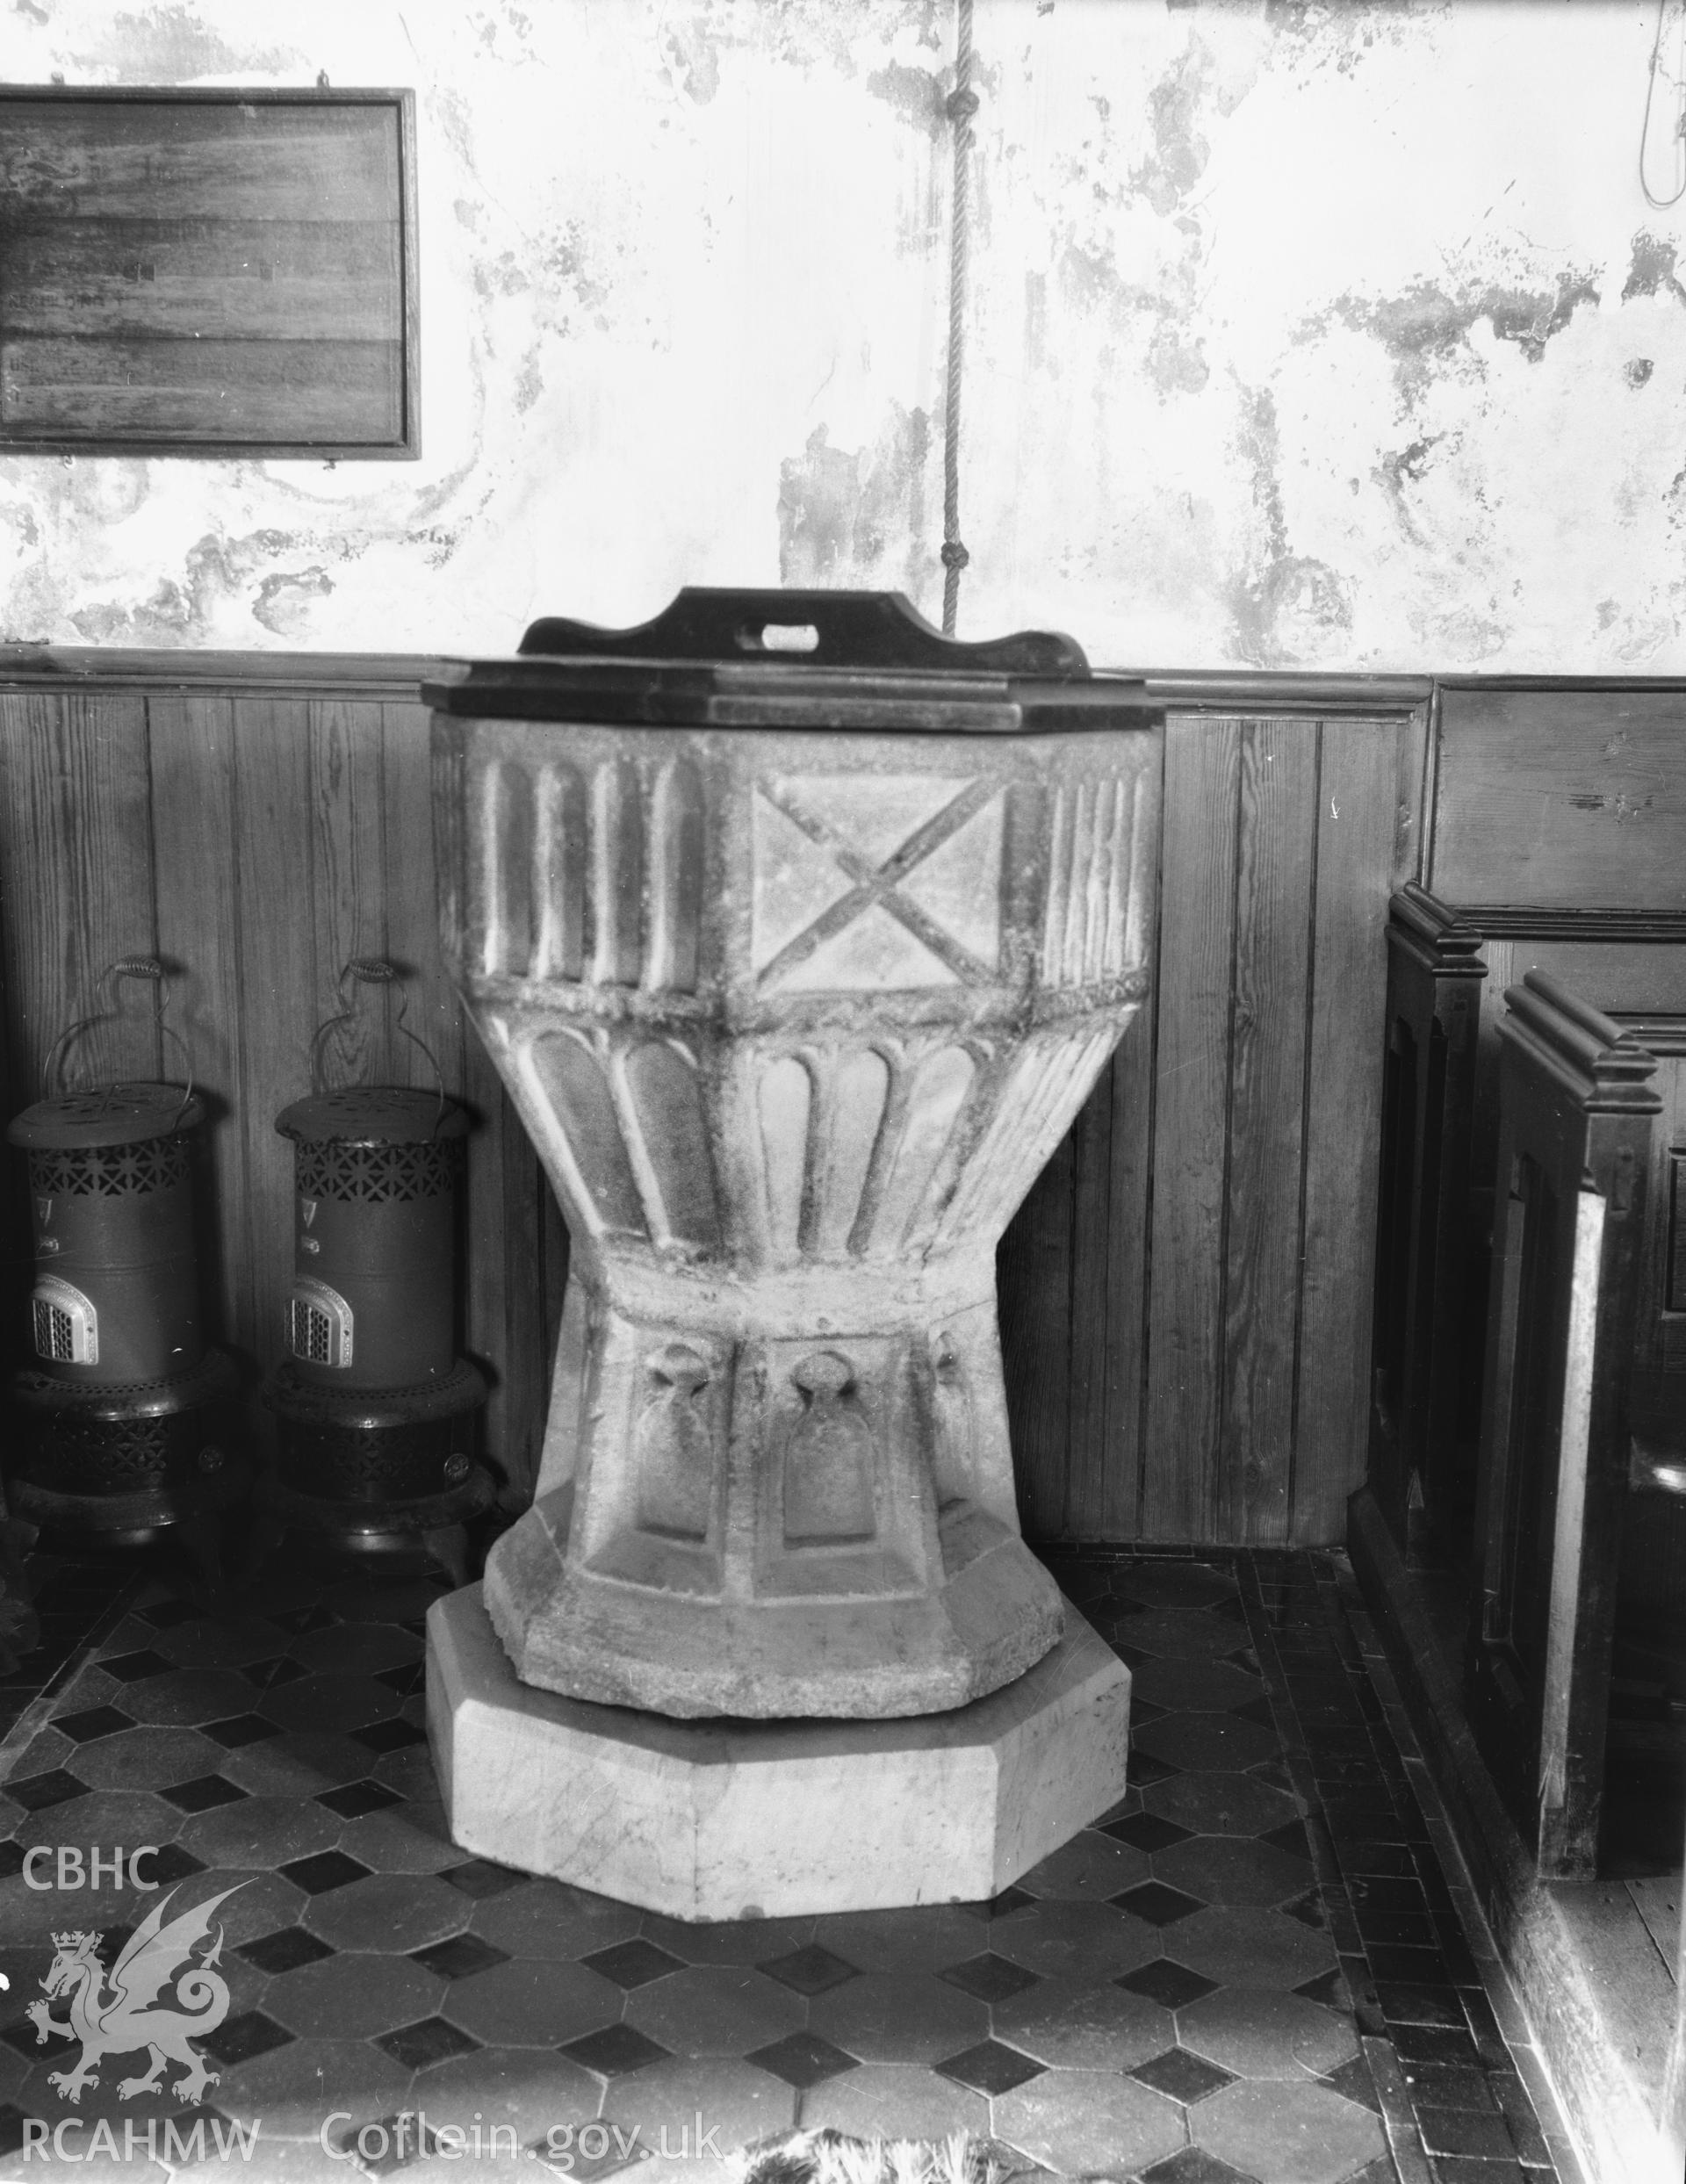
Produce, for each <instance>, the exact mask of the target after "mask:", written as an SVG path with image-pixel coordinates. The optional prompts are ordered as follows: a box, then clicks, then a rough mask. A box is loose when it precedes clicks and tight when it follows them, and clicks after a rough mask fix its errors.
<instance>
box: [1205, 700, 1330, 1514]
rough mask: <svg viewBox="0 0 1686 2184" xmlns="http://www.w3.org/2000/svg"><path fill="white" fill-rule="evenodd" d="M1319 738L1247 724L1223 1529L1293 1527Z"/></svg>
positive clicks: (1232, 1076)
mask: <svg viewBox="0 0 1686 2184" xmlns="http://www.w3.org/2000/svg"><path fill="white" fill-rule="evenodd" d="M1318 743H1319V734H1318V730H1317V727H1316V724H1315V723H1312V722H1306V721H1299V720H1287V721H1269V720H1258V721H1248V722H1246V723H1245V724H1243V730H1242V741H1241V777H1240V784H1239V787H1240V800H1239V811H1238V824H1237V828H1236V937H1235V951H1234V969H1233V971H1232V974H1231V979H1230V995H1231V1001H1230V1031H1229V1058H1228V1177H1227V1183H1226V1187H1225V1194H1224V1195H1225V1207H1226V1212H1227V1215H1228V1218H1227V1221H1226V1223H1225V1232H1224V1253H1223V1264H1222V1269H1221V1274H1222V1283H1223V1333H1222V1351H1221V1355H1222V1368H1221V1372H1222V1409H1221V1416H1220V1422H1219V1431H1218V1445H1217V1448H1216V1451H1215V1459H1216V1460H1215V1466H1214V1478H1213V1485H1214V1494H1213V1503H1212V1523H1213V1525H1214V1532H1215V1536H1216V1537H1217V1538H1219V1539H1249V1540H1255V1541H1259V1542H1269V1541H1277V1540H1284V1539H1286V1538H1287V1536H1288V1505H1289V1493H1290V1488H1291V1487H1292V1484H1293V1398H1294V1366H1295V1355H1294V1333H1295V1328H1296V1324H1297V1322H1298V1318H1299V1287H1300V1285H1299V1280H1298V1274H1299V1270H1300V1258H1301V1251H1300V1224H1301V1178H1302V1173H1303V1169H1304V1156H1305V1103H1306V1094H1307V1083H1306V1062H1307V1032H1308V987H1309V981H1310V972H1311V915H1310V912H1311V905H1312V899H1313V890H1314V887H1315V851H1316V844H1317V759H1318Z"/></svg>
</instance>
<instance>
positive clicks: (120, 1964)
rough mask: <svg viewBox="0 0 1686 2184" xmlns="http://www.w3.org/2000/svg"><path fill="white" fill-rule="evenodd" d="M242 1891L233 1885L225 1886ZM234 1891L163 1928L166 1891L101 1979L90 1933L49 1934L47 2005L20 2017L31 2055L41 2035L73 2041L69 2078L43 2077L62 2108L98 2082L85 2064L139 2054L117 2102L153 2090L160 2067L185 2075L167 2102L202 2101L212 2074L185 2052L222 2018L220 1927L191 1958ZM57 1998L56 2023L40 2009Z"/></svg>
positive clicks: (60, 2074) (61, 2074)
mask: <svg viewBox="0 0 1686 2184" xmlns="http://www.w3.org/2000/svg"><path fill="white" fill-rule="evenodd" d="M245 1885H246V1884H245V1883H244V1882H243V1881H240V1882H236V1884H235V1886H236V1887H241V1888H243V1887H244V1886H245ZM233 1894H234V1889H233V1888H225V1889H224V1890H223V1892H222V1894H221V1895H220V1896H213V1897H211V1898H210V1899H208V1900H207V1901H206V1902H205V1903H202V1904H200V1905H198V1906H197V1908H196V1909H194V1910H192V1911H184V1912H181V1913H180V1914H178V1915H177V1917H175V1918H173V1919H172V1920H171V1921H169V1925H168V1926H166V1925H165V1924H164V1913H165V1912H166V1911H167V1910H168V1909H169V1905H170V1903H171V1900H172V1899H173V1897H174V1895H175V1891H174V1890H172V1891H171V1892H170V1894H169V1896H166V1897H165V1898H164V1899H162V1902H160V1903H156V1904H155V1905H154V1906H153V1907H152V1909H151V1910H150V1911H149V1912H148V1914H147V1916H146V1918H145V1919H144V1920H143V1921H141V1923H140V1925H139V1926H138V1927H137V1928H135V1930H134V1933H133V1935H131V1937H130V1939H129V1940H128V1942H127V1943H125V1945H124V1948H123V1950H122V1953H121V1955H120V1956H119V1957H118V1959H117V1962H116V1963H115V1964H113V1965H112V1968H111V1970H110V1971H107V1970H106V1968H105V1966H104V1964H102V1963H101V1962H100V1958H99V1943H100V1939H101V1937H100V1935H97V1934H55V1935H54V1936H53V1943H54V1948H55V1949H56V1950H58V1954H57V1956H55V1957H54V1959H53V1962H52V1963H51V1964H49V1965H48V1967H47V1977H46V1979H43V1980H42V1981H41V1991H42V1993H44V1994H45V1995H46V1996H47V2000H46V2001H44V2002H32V2003H31V2004H30V2006H29V2009H28V2011H27V2013H26V2014H27V2015H28V2016H29V2017H30V2019H31V2020H32V2022H33V2024H34V2027H35V2043H36V2045H37V2046H38V2047H40V2046H44V2045H45V2044H46V2042H47V2034H48V2033H49V2032H64V2033H68V2034H69V2035H70V2036H71V2038H72V2039H76V2040H80V2041H81V2042H82V2055H81V2058H80V2059H79V2061H78V2062H77V2064H76V2068H75V2069H74V2070H55V2071H52V2072H49V2073H48V2075H47V2084H48V2085H49V2086H52V2087H55V2088H56V2089H57V2090H58V2092H60V2093H61V2094H63V2096H64V2098H65V2099H66V2100H67V2101H73V2102H74V2101H80V2100H81V2098H82V2093H83V2087H84V2086H97V2084H98V2083H99V2077H98V2074H97V2072H96V2071H95V2070H94V2069H93V2068H92V2065H94V2064H95V2063H97V2062H98V2060H99V2058H101V2056H103V2055H106V2054H111V2055H127V2054H130V2053H132V2052H133V2051H134V2050H135V2049H137V2048H145V2049H146V2050H147V2051H148V2062H149V2064H150V2068H149V2069H148V2070H147V2071H146V2072H143V2074H142V2075H141V2076H140V2077H138V2078H126V2079H123V2080H122V2081H121V2083H120V2084H119V2087H118V2088H117V2091H118V2096H119V2099H120V2100H124V2101H130V2100H133V2097H134V2095H135V2094H137V2093H155V2092H157V2091H158V2089H159V2078H160V2075H161V2073H162V2071H163V2070H164V2067H165V2065H167V2064H169V2063H180V2064H182V2065H184V2067H185V2069H186V2072H187V2075H186V2076H185V2077H184V2078H178V2079H176V2081H175V2083H174V2084H173V2085H172V2086H171V2087H170V2091H171V2092H172V2093H173V2094H175V2095H176V2098H177V2100H178V2101H199V2100H201V2099H202V2098H203V2097H204V2094H205V2087H207V2086H214V2085H215V2084H216V2082H217V2075H218V2074H217V2072H215V2071H213V2070H207V2069H206V2068H205V2063H204V2060H203V2058H201V2057H199V2056H198V2055H196V2054H195V2053H194V2051H193V2048H192V2046H191V2036H194V2035H197V2036H199V2037H201V2038H202V2037H203V2036H205V2034H206V2033H207V2032H214V2031H215V2030H216V2029H217V2027H218V2026H219V2025H220V2023H221V2022H222V2021H223V2019H224V2018H225V2017H226V2016H227V2015H228V1984H227V1980H226V1979H223V1977H222V1975H221V1974H220V1972H219V1971H215V1970H214V1969H213V1967H214V1966H215V1964H216V1963H217V1961H218V1959H219V1958H220V1957H221V1955H222V1928H220V1927H219V1928H217V1935H216V1939H215V1941H214V1942H213V1943H211V1945H210V1947H209V1948H208V1949H207V1950H206V1951H205V1955H204V1956H203V1957H200V1958H199V1959H198V1962H197V1963H195V1962H194V1960H193V1954H192V1952H193V1950H195V1949H197V1948H198V1945H199V1943H201V1942H204V1941H205V1940H206V1939H207V1937H208V1936H209V1935H210V1931H211V1914H212V1913H213V1911H214V1910H215V1909H216V1907H217V1906H218V1905H219V1904H220V1903H223V1902H226V1901H227V1899H228V1898H229V1897H230V1896H232V1895H233ZM172 1982H173V1983H174V1989H175V1991H174V1993H173V1994H172V1995H171V1996H170V1997H169V2001H170V2002H171V2003H173V2004H175V2005H176V2007H168V2006H166V2007H162V2008H160V2007H157V2004H158V2001H159V1998H160V1996H161V1995H162V1994H163V1993H164V1990H165V1989H166V1988H167V1987H169V1986H171V1983H172ZM60 1995H65V1996H68V2010H67V2014H66V2019H65V2020H63V2021H61V2020H60V2019H59V2018H56V2017H54V2016H53V2015H50V2011H49V2005H50V2004H51V2003H52V2002H54V2001H55V2000H57V1999H58V1997H59V1996H60ZM190 2013H191V2014H190Z"/></svg>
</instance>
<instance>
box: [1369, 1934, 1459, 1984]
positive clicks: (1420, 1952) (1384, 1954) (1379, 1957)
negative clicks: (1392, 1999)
mask: <svg viewBox="0 0 1686 2184" xmlns="http://www.w3.org/2000/svg"><path fill="white" fill-rule="evenodd" d="M1366 1953H1367V1955H1368V1957H1369V1958H1370V1969H1371V1971H1373V1972H1374V1973H1375V1975H1376V1978H1377V1980H1378V1981H1379V1982H1380V1981H1387V1982H1389V1983H1394V1982H1399V1981H1403V1982H1404V1983H1405V1984H1406V1985H1408V1986H1451V1985H1452V1974H1451V1968H1450V1966H1449V1965H1448V1964H1447V1963H1446V1960H1445V1957H1444V1956H1443V1955H1442V1954H1441V1952H1440V1950H1438V1949H1437V1948H1434V1947H1430V1948H1428V1949H1408V1948H1402V1947H1400V1946H1399V1945H1397V1944H1395V1943H1389V1942H1368V1943H1367V1949H1366Z"/></svg>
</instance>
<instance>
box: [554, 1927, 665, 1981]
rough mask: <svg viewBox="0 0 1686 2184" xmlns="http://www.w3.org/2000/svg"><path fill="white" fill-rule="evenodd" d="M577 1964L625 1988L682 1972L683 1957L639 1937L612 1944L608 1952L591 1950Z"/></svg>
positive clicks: (641, 1936)
mask: <svg viewBox="0 0 1686 2184" xmlns="http://www.w3.org/2000/svg"><path fill="white" fill-rule="evenodd" d="M580 1963H581V1964H584V1965H585V1966H586V1968H587V1971H595V1972H597V1973H598V1974H600V1976H601V1977H602V1978H603V1979H612V1980H613V1981H614V1983H615V1985H616V1986H620V1987H628V1988H631V1987H640V1986H648V1985H649V1984H650V1982H651V1980H652V1979H665V1978H666V1975H667V1974H668V1972H670V1971H683V1970H684V1969H685V1960H684V1958H683V1957H675V1956H674V1955H673V1954H672V1953H671V1952H670V1951H669V1950H665V1949H660V1948H658V1947H657V1945H656V1943H654V1942H650V1941H645V1938H644V1936H643V1935H638V1936H637V1937H636V1938H635V1939H633V1940H632V1941H630V1942H614V1943H610V1945H609V1948H607V1949H598V1950H593V1951H592V1953H591V1955H590V1956H589V1957H581V1958H580Z"/></svg>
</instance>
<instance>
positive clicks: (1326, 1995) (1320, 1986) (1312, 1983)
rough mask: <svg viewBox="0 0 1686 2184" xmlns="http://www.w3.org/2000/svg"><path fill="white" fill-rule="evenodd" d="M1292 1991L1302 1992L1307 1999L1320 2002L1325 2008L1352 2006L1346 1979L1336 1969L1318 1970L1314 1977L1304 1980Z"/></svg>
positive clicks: (1346, 2007) (1343, 2008) (1348, 2007)
mask: <svg viewBox="0 0 1686 2184" xmlns="http://www.w3.org/2000/svg"><path fill="white" fill-rule="evenodd" d="M1293 1991H1294V1993H1296V1994H1303V1995H1304V1996H1305V1997H1306V1999H1307V2000H1308V2001H1312V2002H1321V2003H1322V2005H1323V2007H1325V2008H1326V2009H1339V2010H1347V2009H1350V2008H1351V2007H1352V1998H1351V1995H1350V1994H1349V1993H1348V1992H1347V1986H1346V1981H1345V1980H1344V1978H1343V1977H1342V1975H1341V1974H1340V1973H1339V1972H1338V1971H1320V1972H1319V1973H1318V1975H1317V1977H1316V1978H1315V1979H1308V1980H1306V1982H1305V1983H1304V1985H1303V1986H1297V1987H1295V1989H1294V1990H1293Z"/></svg>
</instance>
